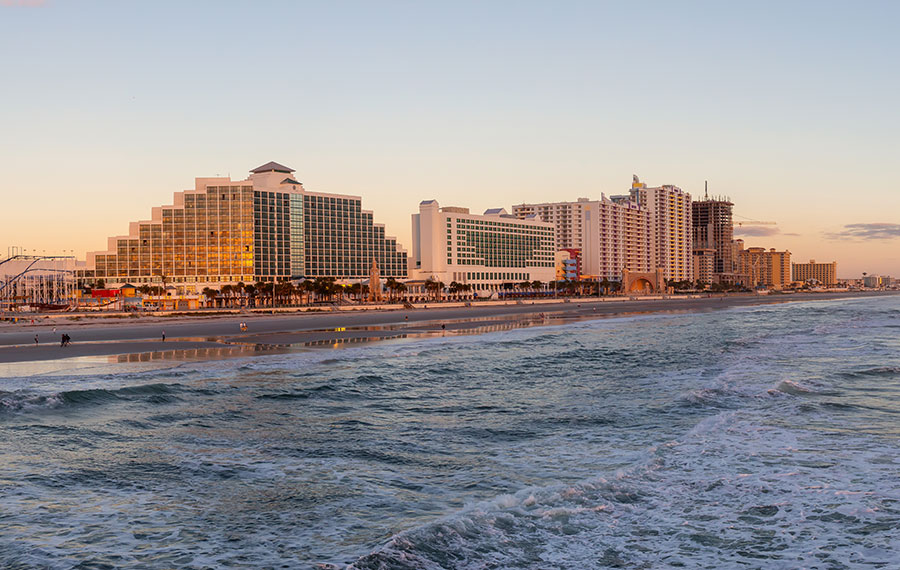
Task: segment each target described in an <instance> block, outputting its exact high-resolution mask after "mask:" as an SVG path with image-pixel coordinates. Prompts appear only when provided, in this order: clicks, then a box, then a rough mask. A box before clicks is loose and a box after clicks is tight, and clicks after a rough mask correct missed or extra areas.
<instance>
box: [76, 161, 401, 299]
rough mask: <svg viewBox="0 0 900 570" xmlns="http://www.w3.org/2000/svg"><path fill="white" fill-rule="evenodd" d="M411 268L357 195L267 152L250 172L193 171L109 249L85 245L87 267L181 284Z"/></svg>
mask: <svg viewBox="0 0 900 570" xmlns="http://www.w3.org/2000/svg"><path fill="white" fill-rule="evenodd" d="M372 260H375V261H376V262H377V263H378V267H379V269H380V273H381V275H382V276H383V277H394V278H398V279H402V278H406V277H407V255H406V252H405V251H404V250H403V249H401V248H400V246H399V244H398V243H397V240H396V239H395V238H393V237H389V236H386V235H385V230H384V226H383V225H380V224H376V223H374V221H373V216H372V212H368V211H366V210H363V209H362V200H361V198H359V197H357V196H346V195H340V194H326V193H320V192H309V191H307V190H305V189H304V188H303V184H301V183H300V182H298V181H297V180H296V179H295V177H294V170H293V169H291V168H287V167H285V166H282V165H280V164H278V163H275V162H269V163H268V164H264V165H262V166H260V167H258V168H254V169H253V170H251V171H250V176H249V178H247V179H246V180H241V181H233V180H231V179H230V178H218V177H217V178H197V179H196V181H195V187H194V189H193V190H185V191H184V192H177V193H175V198H174V201H173V204H172V205H169V206H161V207H158V208H153V210H152V215H151V219H149V220H146V221H139V222H132V223H131V224H130V228H129V233H128V235H126V236H116V237H111V238H109V243H108V250H107V251H102V252H93V253H88V256H87V271H86V272H85V275H86V277H87V278H88V279H89V280H90V278H93V279H94V280H99V279H103V280H104V282H105V283H106V284H107V285H111V284H112V285H114V284H124V283H132V284H144V283H154V284H161V283H168V284H171V285H174V286H175V287H176V288H178V289H179V290H180V291H181V292H184V293H193V292H198V291H199V290H200V289H202V288H203V287H206V286H209V287H213V288H218V287H221V286H222V285H225V284H228V283H237V282H240V281H243V282H245V283H252V282H256V281H281V280H288V279H301V278H316V277H332V278H334V279H336V280H338V281H350V280H356V279H362V278H365V277H367V276H368V275H369V268H370V266H371V263H372Z"/></svg>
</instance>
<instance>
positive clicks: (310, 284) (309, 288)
mask: <svg viewBox="0 0 900 570" xmlns="http://www.w3.org/2000/svg"><path fill="white" fill-rule="evenodd" d="M315 290H316V283H315V281H311V280H309V279H305V280H304V281H303V282H302V283H300V291H301V293H306V303H307V304H309V303H310V302H311V301H312V294H313V292H315ZM301 302H302V299H301Z"/></svg>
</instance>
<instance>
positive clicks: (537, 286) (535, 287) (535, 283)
mask: <svg viewBox="0 0 900 570" xmlns="http://www.w3.org/2000/svg"><path fill="white" fill-rule="evenodd" d="M543 288H544V284H543V283H542V282H540V281H538V280H537V279H535V280H534V281H532V282H531V289H532V290H533V291H540V290H541V289H543Z"/></svg>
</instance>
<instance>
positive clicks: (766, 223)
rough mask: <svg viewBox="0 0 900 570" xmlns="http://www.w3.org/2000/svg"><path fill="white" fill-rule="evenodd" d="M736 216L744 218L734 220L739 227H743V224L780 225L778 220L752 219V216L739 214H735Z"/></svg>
mask: <svg viewBox="0 0 900 570" xmlns="http://www.w3.org/2000/svg"><path fill="white" fill-rule="evenodd" d="M734 217H735V218H743V219H742V220H735V221H734V222H733V223H734V225H736V226H737V227H739V228H740V227H743V226H777V225H778V222H764V221H762V220H751V219H750V218H747V217H745V216H739V215H737V214H734Z"/></svg>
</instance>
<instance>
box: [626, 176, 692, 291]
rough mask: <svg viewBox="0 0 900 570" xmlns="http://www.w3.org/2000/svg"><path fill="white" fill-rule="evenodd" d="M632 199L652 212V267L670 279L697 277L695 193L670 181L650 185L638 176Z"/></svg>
mask: <svg viewBox="0 0 900 570" xmlns="http://www.w3.org/2000/svg"><path fill="white" fill-rule="evenodd" d="M631 198H632V200H633V201H635V202H637V203H638V204H639V205H640V207H641V208H643V209H645V210H647V211H648V212H649V213H650V226H651V231H652V235H651V244H650V245H651V255H652V263H651V265H652V267H654V268H656V267H660V268H662V269H663V275H664V276H665V278H666V279H674V280H675V281H683V280H693V278H694V273H693V267H692V262H693V259H692V256H693V250H692V245H693V244H692V243H691V241H692V237H691V232H692V228H691V195H690V194H689V193H687V192H685V191H683V190H682V189H681V188H678V187H677V186H671V185H668V184H666V185H663V186H657V187H654V188H648V187H647V185H646V184H644V183H643V182H641V181H640V180H639V179H638V177H637V176H635V177H634V181H633V182H632V184H631Z"/></svg>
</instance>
